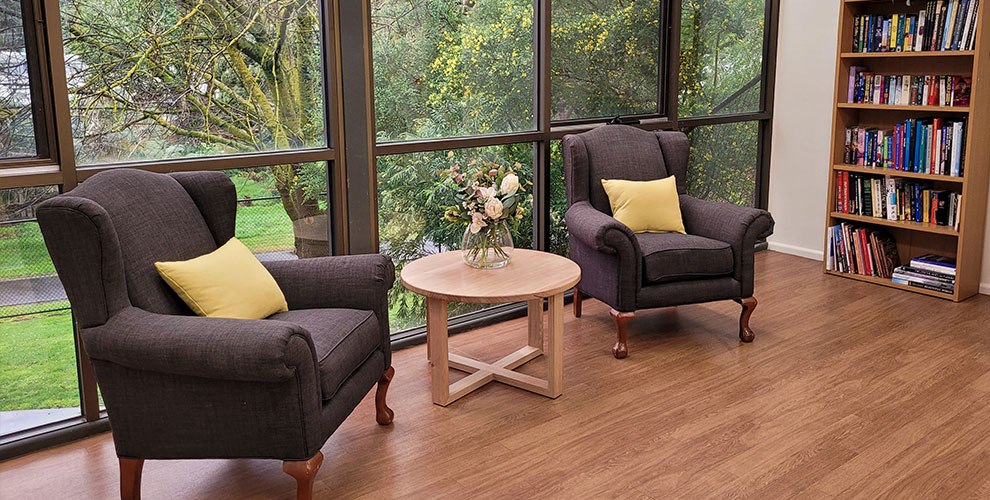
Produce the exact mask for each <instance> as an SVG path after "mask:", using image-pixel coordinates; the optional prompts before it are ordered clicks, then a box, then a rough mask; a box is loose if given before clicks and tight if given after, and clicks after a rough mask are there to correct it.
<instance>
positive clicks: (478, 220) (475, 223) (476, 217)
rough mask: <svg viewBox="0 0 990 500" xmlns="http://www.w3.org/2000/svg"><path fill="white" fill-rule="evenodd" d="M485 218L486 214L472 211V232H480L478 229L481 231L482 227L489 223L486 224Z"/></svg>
mask: <svg viewBox="0 0 990 500" xmlns="http://www.w3.org/2000/svg"><path fill="white" fill-rule="evenodd" d="M484 218H485V216H484V215H481V214H480V213H478V212H472V213H471V226H470V229H471V234H478V231H481V228H483V227H485V226H487V225H488V224H485V221H484V220H483V219H484Z"/></svg>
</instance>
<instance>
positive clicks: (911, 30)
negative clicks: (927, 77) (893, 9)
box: [852, 0, 980, 52]
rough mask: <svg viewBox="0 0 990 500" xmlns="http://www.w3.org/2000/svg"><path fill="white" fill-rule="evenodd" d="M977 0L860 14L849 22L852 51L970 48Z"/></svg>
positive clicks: (937, 0)
mask: <svg viewBox="0 0 990 500" xmlns="http://www.w3.org/2000/svg"><path fill="white" fill-rule="evenodd" d="M979 3H980V2H979V0H928V3H927V4H926V5H925V8H924V10H921V11H919V12H918V13H917V14H913V13H905V14H893V15H889V16H883V15H870V14H867V15H862V16H856V19H855V22H854V24H853V46H852V50H853V52H920V51H947V50H973V48H974V47H975V45H976V25H977V14H978V11H979Z"/></svg>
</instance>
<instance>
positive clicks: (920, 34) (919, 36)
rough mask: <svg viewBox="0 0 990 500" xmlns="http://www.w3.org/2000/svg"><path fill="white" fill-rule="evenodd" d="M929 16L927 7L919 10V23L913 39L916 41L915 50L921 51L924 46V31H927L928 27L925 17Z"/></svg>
mask: <svg viewBox="0 0 990 500" xmlns="http://www.w3.org/2000/svg"><path fill="white" fill-rule="evenodd" d="M929 3H931V2H929ZM927 16H928V12H927V9H926V10H922V11H921V12H918V24H917V27H916V28H915V34H914V38H913V39H912V41H913V42H914V48H913V50H915V51H921V50H922V47H923V46H924V43H925V37H924V33H925V29H926V26H925V18H926V17H927Z"/></svg>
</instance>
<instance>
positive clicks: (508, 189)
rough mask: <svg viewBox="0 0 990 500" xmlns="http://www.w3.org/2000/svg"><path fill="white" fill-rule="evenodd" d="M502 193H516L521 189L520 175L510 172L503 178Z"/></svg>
mask: <svg viewBox="0 0 990 500" xmlns="http://www.w3.org/2000/svg"><path fill="white" fill-rule="evenodd" d="M500 188H501V189H502V194H515V193H516V191H518V190H519V177H518V176H517V175H516V174H509V175H506V176H505V177H503V178H502V185H501V186H500Z"/></svg>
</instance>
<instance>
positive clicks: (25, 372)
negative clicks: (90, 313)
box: [0, 302, 79, 411]
mask: <svg viewBox="0 0 990 500" xmlns="http://www.w3.org/2000/svg"><path fill="white" fill-rule="evenodd" d="M63 304H65V303H64V302H62V303H55V304H53V306H55V307H58V306H60V305H63ZM5 309H7V308H0V315H3V314H5V312H4V310H5ZM0 388H2V389H0V390H2V392H0V411H7V410H28V409H34V408H65V407H73V406H79V388H78V382H77V379H76V352H75V346H74V343H73V340H72V316H71V315H70V313H69V311H59V312H54V313H44V314H32V315H28V316H20V317H17V318H7V319H0Z"/></svg>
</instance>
